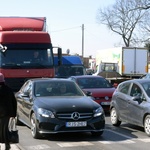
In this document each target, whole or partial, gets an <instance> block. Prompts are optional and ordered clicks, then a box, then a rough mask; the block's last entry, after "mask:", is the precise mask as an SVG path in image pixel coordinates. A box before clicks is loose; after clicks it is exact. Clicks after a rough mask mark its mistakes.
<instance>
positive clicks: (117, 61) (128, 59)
mask: <svg viewBox="0 0 150 150" xmlns="http://www.w3.org/2000/svg"><path fill="white" fill-rule="evenodd" d="M96 67H97V71H96V73H94V74H93V75H101V76H103V77H105V78H108V79H110V80H112V79H113V78H117V79H121V81H122V80H126V79H129V78H139V77H141V76H142V75H144V74H146V73H147V72H148V50H147V49H146V48H140V47H117V48H110V49H103V50H99V51H97V53H96Z"/></svg>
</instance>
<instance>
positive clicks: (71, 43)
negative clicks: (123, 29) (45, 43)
mask: <svg viewBox="0 0 150 150" xmlns="http://www.w3.org/2000/svg"><path fill="white" fill-rule="evenodd" d="M114 2H115V0H104V1H103V0H43V1H41V0H13V1H12V0H5V1H1V9H0V15H1V16H19V17H21V16H23V17H24V16H25V17H46V18H47V27H48V31H49V33H50V35H51V39H52V44H53V46H60V47H61V48H62V50H63V53H66V50H67V49H70V53H72V54H74V53H78V54H79V55H81V54H82V35H84V57H88V56H90V55H92V57H95V55H96V51H97V50H100V49H104V48H111V47H114V46H116V45H117V44H118V43H120V41H121V38H120V36H118V35H116V34H115V33H113V32H112V31H109V30H108V29H107V27H106V26H103V25H100V24H98V23H97V20H96V15H97V11H98V9H99V8H101V7H107V6H109V5H111V4H113V3H114ZM82 24H84V34H82V33H83V32H82V31H83V30H82Z"/></svg>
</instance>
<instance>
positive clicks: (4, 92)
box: [0, 73, 17, 150]
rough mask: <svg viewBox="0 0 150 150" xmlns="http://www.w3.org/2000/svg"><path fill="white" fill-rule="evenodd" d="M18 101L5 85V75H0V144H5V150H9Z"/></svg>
mask: <svg viewBox="0 0 150 150" xmlns="http://www.w3.org/2000/svg"><path fill="white" fill-rule="evenodd" d="M16 111H17V101H16V98H15V95H14V93H13V91H12V89H11V88H9V87H8V86H7V85H6V84H5V79H4V75H3V74H2V73H0V143H4V144H5V150H9V149H10V148H11V147H10V141H9V128H8V124H9V120H10V118H11V117H16Z"/></svg>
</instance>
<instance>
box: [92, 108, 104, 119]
mask: <svg viewBox="0 0 150 150" xmlns="http://www.w3.org/2000/svg"><path fill="white" fill-rule="evenodd" d="M102 114H104V111H103V108H102V107H99V108H98V109H96V110H95V111H94V117H98V116H101V115H102Z"/></svg>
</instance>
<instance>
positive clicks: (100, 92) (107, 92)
mask: <svg viewBox="0 0 150 150" xmlns="http://www.w3.org/2000/svg"><path fill="white" fill-rule="evenodd" d="M82 90H83V91H84V92H86V91H89V92H92V96H94V97H97V96H98V97H103V96H109V97H111V96H112V94H113V93H114V91H115V88H94V89H93V88H92V89H91V88H89V89H82Z"/></svg>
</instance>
